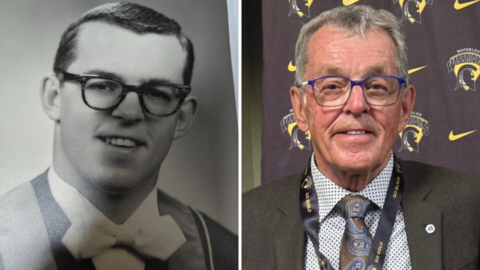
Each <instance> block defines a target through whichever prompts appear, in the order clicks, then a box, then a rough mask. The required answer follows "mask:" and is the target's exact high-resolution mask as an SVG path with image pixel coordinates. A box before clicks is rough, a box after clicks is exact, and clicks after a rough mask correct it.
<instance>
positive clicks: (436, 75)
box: [262, 0, 480, 183]
mask: <svg viewBox="0 0 480 270" xmlns="http://www.w3.org/2000/svg"><path fill="white" fill-rule="evenodd" d="M477 2H479V3H478V4H477ZM352 4H363V5H370V6H372V7H374V8H377V9H385V10H388V11H390V12H392V13H393V14H395V15H396V16H397V17H398V18H399V19H400V20H402V23H403V24H404V26H405V31H406V41H407V46H408V59H409V73H410V82H411V83H412V84H413V85H415V87H416V89H417V99H416V104H415V107H414V110H413V113H412V117H411V120H410V122H409V123H408V125H407V127H406V128H405V130H404V131H403V132H401V133H400V134H399V136H398V140H397V143H396V144H395V146H394V152H395V153H396V154H397V156H399V157H400V158H402V159H405V160H415V161H420V162H424V163H428V164H433V165H437V166H442V167H447V168H451V169H455V170H459V171H465V172H480V166H479V165H480V162H479V161H478V157H477V156H478V154H480V106H479V104H480V89H477V88H480V80H478V77H479V75H480V35H479V34H478V25H480V1H478V0H474V1H468V0H450V1H443V0H442V1H440V0H384V1H378V0H328V1H327V0H316V1H315V0H306V1H305V0H298V1H297V0H283V1H278V0H277V1H274V0H263V7H262V13H263V15H262V18H263V61H264V62H263V63H264V66H263V124H262V125H263V126H262V183H267V182H270V181H273V180H276V179H278V178H281V177H284V176H287V175H289V174H292V173H296V172H298V171H300V170H301V169H302V168H303V167H304V166H306V164H307V161H308V158H309V157H310V155H311V153H312V147H311V145H310V135H309V134H305V133H304V132H302V131H300V130H298V127H297V126H296V124H295V118H294V116H293V114H292V111H291V108H292V106H291V103H290V95H289V89H290V87H291V85H292V84H293V82H294V75H295V73H294V71H295V62H294V53H295V49H294V47H295V42H296V39H297V36H298V32H299V30H300V28H301V27H302V25H304V24H305V23H306V22H308V21H309V20H310V19H311V18H313V17H315V16H317V15H318V14H320V13H321V12H323V11H325V10H328V9H332V8H334V7H337V6H343V5H344V6H348V5H352ZM477 81H479V82H477ZM477 84H479V85H478V86H476V85H477ZM352 162H355V161H352Z"/></svg>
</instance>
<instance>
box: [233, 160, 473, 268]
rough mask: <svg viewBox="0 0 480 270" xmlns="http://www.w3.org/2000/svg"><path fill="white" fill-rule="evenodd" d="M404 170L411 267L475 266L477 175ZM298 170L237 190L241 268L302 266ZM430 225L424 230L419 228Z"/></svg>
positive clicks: (412, 166)
mask: <svg viewBox="0 0 480 270" xmlns="http://www.w3.org/2000/svg"><path fill="white" fill-rule="evenodd" d="M399 162H400V163H401V165H402V168H403V170H404V174H405V192H404V195H403V201H402V208H403V213H404V216H405V227H406V231H407V240H408V245H409V250H410V257H411V262H412V268H413V269H414V270H417V269H418V270H428V269H432V270H439V269H462V270H467V269H479V245H480V178H479V177H475V176H471V175H465V174H462V173H459V172H455V171H452V170H448V169H444V168H440V167H435V166H430V165H426V164H422V163H418V162H409V161H401V160H400V161H399ZM300 177H301V173H298V174H295V175H292V176H289V177H286V178H283V179H281V180H279V181H275V182H274V183H271V184H267V185H263V186H260V187H258V188H256V189H254V190H251V191H248V192H246V193H244V195H243V201H242V212H243V214H242V232H243V235H242V257H243V258H242V261H243V263H242V268H243V269H245V270H247V269H248V270H250V269H255V270H260V269H285V270H292V269H303V268H304V257H305V245H306V235H305V233H304V230H303V225H302V221H301V218H300V207H299V185H300ZM428 224H433V225H434V226H435V232H434V233H432V234H428V233H427V232H426V230H425V227H426V226H427V225H428Z"/></svg>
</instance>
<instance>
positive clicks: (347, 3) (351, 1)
mask: <svg viewBox="0 0 480 270" xmlns="http://www.w3.org/2000/svg"><path fill="white" fill-rule="evenodd" d="M358 1H360V0H343V5H344V6H350V5H353V4H355V3H356V2H358ZM476 1H480V0H476Z"/></svg>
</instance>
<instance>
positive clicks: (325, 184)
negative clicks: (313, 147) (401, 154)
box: [310, 153, 394, 222]
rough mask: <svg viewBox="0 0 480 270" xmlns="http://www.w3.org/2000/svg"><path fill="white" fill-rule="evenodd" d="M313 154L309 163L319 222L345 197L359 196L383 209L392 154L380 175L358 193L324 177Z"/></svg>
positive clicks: (391, 165)
mask: <svg viewBox="0 0 480 270" xmlns="http://www.w3.org/2000/svg"><path fill="white" fill-rule="evenodd" d="M314 157H315V154H312V158H311V161H310V167H311V170H312V177H313V182H314V185H315V191H316V192H317V197H318V210H319V211H318V212H319V216H320V222H322V221H323V219H324V218H325V217H326V216H327V215H328V213H330V211H332V209H333V208H334V207H335V205H336V204H337V203H338V202H339V201H340V200H341V199H342V198H343V197H345V196H346V195H350V194H353V195H361V196H363V197H365V198H367V199H369V200H370V201H372V202H373V203H375V204H376V205H377V206H378V207H380V209H382V208H383V205H384V203H385V197H386V195H387V190H388V185H389V184H390V177H391V176H392V172H393V163H394V162H393V153H390V160H389V161H388V164H387V166H385V168H383V170H382V171H381V172H380V174H379V175H378V176H377V177H375V179H373V181H372V182H370V183H369V184H368V185H367V187H365V189H363V190H361V191H359V192H351V191H348V190H346V189H344V188H342V187H340V186H338V185H336V184H335V183H333V182H332V181H331V180H330V179H328V178H327V177H325V176H324V175H323V174H322V173H321V172H320V171H319V170H318V168H317V165H316V164H315V158H314Z"/></svg>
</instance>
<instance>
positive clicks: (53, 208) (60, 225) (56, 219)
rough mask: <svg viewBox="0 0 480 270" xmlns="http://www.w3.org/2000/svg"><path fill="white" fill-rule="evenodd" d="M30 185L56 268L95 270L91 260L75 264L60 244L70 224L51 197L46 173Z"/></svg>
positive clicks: (73, 259) (61, 269)
mask: <svg viewBox="0 0 480 270" xmlns="http://www.w3.org/2000/svg"><path fill="white" fill-rule="evenodd" d="M31 183H32V186H33V189H34V191H35V195H36V197H37V200H38V205H39V207H40V211H41V213H42V217H43V221H44V223H45V228H46V229H47V234H48V238H49V240H50V246H51V248H52V253H53V257H54V259H55V263H56V264H57V268H58V269H59V270H63V269H69V270H70V269H72V270H77V269H78V270H83V269H85V270H95V266H94V265H93V262H92V260H91V259H88V260H82V261H80V262H77V261H76V260H75V258H74V257H73V256H72V254H70V252H69V251H68V249H67V248H66V247H65V246H64V245H63V243H62V238H63V236H64V235H65V233H66V232H67V230H68V228H70V226H71V225H72V223H71V222H70V220H69V219H68V217H67V215H66V214H65V212H63V210H62V208H61V207H60V206H59V205H58V203H57V201H56V200H55V198H54V197H53V194H52V191H51V189H50V184H49V183H48V171H46V172H44V173H43V174H41V175H40V176H38V177H37V178H35V179H34V180H32V182H31Z"/></svg>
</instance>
